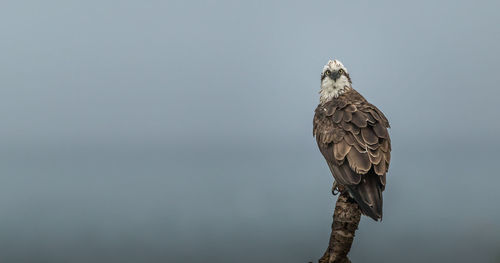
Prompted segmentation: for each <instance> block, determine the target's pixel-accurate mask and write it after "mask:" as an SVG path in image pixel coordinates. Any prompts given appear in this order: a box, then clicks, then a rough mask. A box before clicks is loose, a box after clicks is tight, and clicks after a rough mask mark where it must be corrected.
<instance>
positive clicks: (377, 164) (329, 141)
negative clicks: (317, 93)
mask: <svg viewBox="0 0 500 263" xmlns="http://www.w3.org/2000/svg"><path fill="white" fill-rule="evenodd" d="M313 124H314V125H313V135H314V136H316V141H317V143H318V146H319V149H320V151H321V153H322V154H323V156H324V157H325V159H326V161H327V163H328V166H329V167H330V170H331V172H332V173H333V176H334V177H335V180H337V181H338V182H339V183H340V184H342V185H345V186H346V187H347V189H349V190H350V191H358V193H354V194H353V195H355V196H358V197H359V198H361V200H356V201H358V204H359V202H361V203H364V204H359V205H360V207H361V208H362V210H363V212H364V213H365V214H370V216H371V217H372V218H374V219H377V217H378V218H380V217H381V216H382V211H381V206H382V203H381V198H382V197H381V191H382V190H383V189H384V188H385V174H386V173H387V170H388V168H389V162H390V159H391V141H390V138H389V133H388V131H387V128H389V127H390V126H389V122H388V121H387V118H386V117H385V116H384V114H383V113H382V112H381V111H380V110H379V109H377V108H376V107H375V106H374V105H372V104H370V103H368V102H367V101H366V99H365V98H364V97H363V96H361V95H360V94H359V93H358V92H357V91H355V90H354V89H349V90H348V91H347V92H345V93H344V94H342V95H340V96H339V97H338V98H335V99H332V100H331V101H328V102H326V103H324V104H320V105H318V107H317V108H316V112H315V115H314V122H313ZM368 177H370V178H371V179H370V180H369V181H370V183H369V185H363V186H362V184H363V182H364V181H365V182H366V180H363V178H365V179H367V178H368ZM373 178H378V180H377V181H378V185H379V186H378V187H376V189H371V188H370V187H375V185H377V184H375V183H374V181H373V180H374V179H373ZM359 191H361V192H359ZM370 191H371V192H370ZM379 192H380V193H379ZM379 195H380V204H375V205H374V204H369V203H370V202H372V201H373V202H374V200H376V199H377V198H378V196H379ZM367 199H369V200H367ZM370 205H371V206H370ZM363 207H364V208H365V209H363ZM367 209H368V210H370V211H368V210H367ZM374 209H375V210H376V211H375V210H374ZM378 209H380V211H378ZM379 212H380V215H379V214H378V213H379Z"/></svg>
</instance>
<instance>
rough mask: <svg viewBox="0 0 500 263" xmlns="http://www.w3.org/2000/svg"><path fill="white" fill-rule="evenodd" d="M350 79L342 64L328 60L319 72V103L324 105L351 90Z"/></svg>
mask: <svg viewBox="0 0 500 263" xmlns="http://www.w3.org/2000/svg"><path fill="white" fill-rule="evenodd" d="M351 83H352V82H351V78H350V77H349V73H348V72H347V69H346V68H345V67H344V65H343V64H342V62H340V61H338V60H336V59H335V60H329V61H328V63H326V65H325V66H324V67H323V72H321V90H320V92H319V94H320V98H319V100H320V102H321V103H325V102H327V101H330V100H331V99H333V98H337V97H338V96H339V95H341V94H342V93H344V92H346V91H347V90H349V89H351Z"/></svg>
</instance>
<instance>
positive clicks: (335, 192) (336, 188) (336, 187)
mask: <svg viewBox="0 0 500 263" xmlns="http://www.w3.org/2000/svg"><path fill="white" fill-rule="evenodd" d="M339 193H340V190H339V184H338V183H337V181H333V186H332V195H338V194H339Z"/></svg>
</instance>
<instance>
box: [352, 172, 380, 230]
mask: <svg viewBox="0 0 500 263" xmlns="http://www.w3.org/2000/svg"><path fill="white" fill-rule="evenodd" d="M346 187H347V189H348V191H349V194H350V195H351V197H352V198H353V199H354V200H355V201H356V203H358V205H359V207H360V208H361V212H362V213H363V214H365V215H367V216H369V217H371V218H373V220H375V221H378V220H382V187H383V186H382V185H381V183H380V180H379V176H378V175H377V174H375V173H372V172H369V173H367V174H365V175H363V179H362V180H361V182H360V183H359V184H357V185H346Z"/></svg>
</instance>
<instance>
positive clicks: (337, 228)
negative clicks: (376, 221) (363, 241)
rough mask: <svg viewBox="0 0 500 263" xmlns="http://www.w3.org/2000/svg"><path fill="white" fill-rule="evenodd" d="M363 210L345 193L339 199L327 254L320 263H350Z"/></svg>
mask: <svg viewBox="0 0 500 263" xmlns="http://www.w3.org/2000/svg"><path fill="white" fill-rule="evenodd" d="M360 219H361V210H360V209H359V207H358V204H356V203H355V202H354V200H352V199H351V198H350V197H349V194H348V193H347V191H343V192H342V193H341V194H340V196H339V198H338V199H337V204H336V205H335V211H334V213H333V223H332V233H331V234H330V242H329V244H328V248H327V249H326V252H325V254H324V255H323V257H321V259H320V260H319V263H350V262H351V261H350V260H349V258H348V257H347V254H348V253H349V250H351V245H352V242H353V240H354V233H355V232H356V229H358V225H359V220H360Z"/></svg>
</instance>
